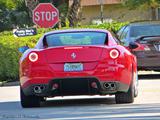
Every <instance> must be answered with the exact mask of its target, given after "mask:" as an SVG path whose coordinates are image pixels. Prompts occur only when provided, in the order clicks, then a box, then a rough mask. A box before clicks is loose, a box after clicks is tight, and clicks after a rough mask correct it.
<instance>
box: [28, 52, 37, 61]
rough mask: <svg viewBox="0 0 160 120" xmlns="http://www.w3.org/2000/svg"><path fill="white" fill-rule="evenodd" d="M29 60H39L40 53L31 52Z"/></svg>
mask: <svg viewBox="0 0 160 120" xmlns="http://www.w3.org/2000/svg"><path fill="white" fill-rule="evenodd" d="M29 60H30V61H31V62H36V61H37V60H38V54H37V53H35V52H32V53H30V54H29Z"/></svg>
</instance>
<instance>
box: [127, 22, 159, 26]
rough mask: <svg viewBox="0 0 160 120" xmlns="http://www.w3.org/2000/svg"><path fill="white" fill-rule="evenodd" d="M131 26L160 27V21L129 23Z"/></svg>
mask: <svg viewBox="0 0 160 120" xmlns="http://www.w3.org/2000/svg"><path fill="white" fill-rule="evenodd" d="M128 25H129V26H150V25H160V21H143V22H133V23H129V24H128Z"/></svg>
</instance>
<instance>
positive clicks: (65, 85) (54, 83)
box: [23, 77, 129, 97]
mask: <svg viewBox="0 0 160 120" xmlns="http://www.w3.org/2000/svg"><path fill="white" fill-rule="evenodd" d="M128 89H129V85H127V84H123V83H121V82H119V81H115V80H110V81H99V80H98V79H97V78H95V77H87V78H63V79H53V80H50V82H49V83H48V84H32V85H29V86H28V87H25V88H23V91H24V93H25V94H26V95H36V96H43V97H54V96H69V95H106V94H115V93H116V92H127V91H128Z"/></svg>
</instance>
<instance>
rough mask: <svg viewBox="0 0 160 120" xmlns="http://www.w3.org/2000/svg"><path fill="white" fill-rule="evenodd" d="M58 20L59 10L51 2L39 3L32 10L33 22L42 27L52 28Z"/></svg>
mask: <svg viewBox="0 0 160 120" xmlns="http://www.w3.org/2000/svg"><path fill="white" fill-rule="evenodd" d="M58 21H59V11H58V10H57V8H55V7H54V6H53V5H52V4H51V3H40V4H38V5H37V7H36V8H35V9H34V10H33V22H34V23H35V24H37V25H38V26H40V27H42V28H52V27H54V25H56V24H57V22H58Z"/></svg>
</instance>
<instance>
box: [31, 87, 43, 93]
mask: <svg viewBox="0 0 160 120" xmlns="http://www.w3.org/2000/svg"><path fill="white" fill-rule="evenodd" d="M44 89H45V87H44V86H35V87H34V89H33V90H34V92H35V93H42V91H43V90H44Z"/></svg>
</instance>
